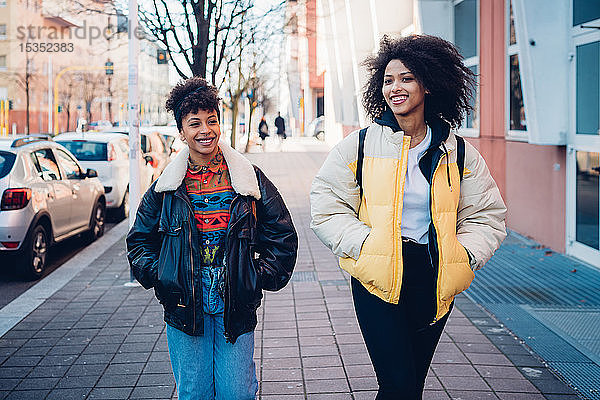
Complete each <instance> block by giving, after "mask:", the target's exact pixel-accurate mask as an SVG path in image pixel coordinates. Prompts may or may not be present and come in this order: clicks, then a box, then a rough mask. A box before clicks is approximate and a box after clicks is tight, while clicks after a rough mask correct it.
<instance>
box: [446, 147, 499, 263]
mask: <svg viewBox="0 0 600 400" xmlns="http://www.w3.org/2000/svg"><path fill="white" fill-rule="evenodd" d="M505 216H506V206H505V205H504V201H503V200H502V196H501V195H500V190H499V189H498V186H497V185H496V182H495V181H494V178H492V175H491V174H490V171H489V169H488V167H487V165H486V164H485V160H484V159H483V157H482V156H481V154H479V152H478V151H477V150H476V149H475V147H473V146H472V145H471V144H469V143H468V142H466V143H465V169H464V175H463V179H462V181H461V183H460V200H459V203H458V220H457V232H456V237H457V239H458V241H459V242H460V243H461V244H462V245H463V246H464V247H465V249H467V252H468V253H469V256H470V257H472V259H471V268H472V269H473V270H478V269H480V268H481V267H483V265H484V264H485V263H486V262H487V261H488V260H489V259H490V258H491V257H492V255H493V254H494V252H495V251H496V249H498V247H500V244H501V243H502V241H503V240H504V238H505V237H506V227H505V223H504V220H505Z"/></svg>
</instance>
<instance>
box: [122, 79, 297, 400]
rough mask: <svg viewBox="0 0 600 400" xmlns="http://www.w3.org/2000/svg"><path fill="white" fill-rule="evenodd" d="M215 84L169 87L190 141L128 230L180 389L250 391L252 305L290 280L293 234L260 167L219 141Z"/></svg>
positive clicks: (194, 395)
mask: <svg viewBox="0 0 600 400" xmlns="http://www.w3.org/2000/svg"><path fill="white" fill-rule="evenodd" d="M219 101H220V99H219V97H218V91H217V89H216V88H215V87H214V86H212V85H210V84H208V83H207V82H206V80H205V79H203V78H197V77H196V78H191V79H188V80H186V81H182V82H180V83H179V84H177V85H176V86H175V87H174V88H173V89H172V90H171V92H170V94H169V96H168V98H167V101H166V108H167V110H168V111H171V112H173V114H174V116H175V121H176V122H177V128H178V129H179V133H180V135H181V140H183V141H184V142H185V143H186V144H187V146H186V147H185V148H184V149H183V150H182V151H181V152H180V153H179V154H178V155H177V157H176V158H175V159H174V160H173V161H172V162H171V163H170V164H169V165H168V166H167V168H166V169H165V170H164V172H163V174H162V175H161V176H160V178H159V179H158V180H157V181H155V182H154V183H153V184H152V186H151V187H150V188H149V189H148V191H147V192H146V193H145V194H144V197H143V199H142V201H141V203H140V206H139V208H138V211H137V215H136V219H135V223H134V225H133V226H132V228H131V230H130V231H129V234H128V235H127V251H128V253H127V257H128V259H129V264H130V266H131V269H132V271H133V274H134V276H135V278H136V279H137V280H138V281H139V282H140V283H141V284H142V286H143V287H144V288H146V289H150V288H154V292H155V294H156V297H157V299H158V300H159V302H160V303H161V304H162V305H163V307H164V319H165V322H166V324H167V325H166V332H167V342H168V348H169V355H170V358H171V365H172V367H173V374H174V376H175V382H176V384H177V391H178V396H179V399H181V400H191V399H196V400H207V399H227V400H229V399H231V400H241V399H254V398H255V395H256V391H257V388H258V382H257V380H256V372H255V367H254V362H253V353H254V328H255V327H256V324H257V319H256V309H257V308H258V307H259V305H260V303H261V299H262V291H263V290H279V289H281V288H283V287H284V286H285V285H286V284H287V282H288V281H289V279H290V277H291V275H292V271H293V268H294V265H295V261H296V253H297V248H298V236H297V234H296V231H295V229H294V226H293V224H292V219H291V216H290V213H289V212H288V209H287V208H286V206H285V204H284V202H283V199H282V197H281V195H280V194H279V192H278V191H277V189H276V188H275V186H274V185H273V184H272V183H271V182H270V181H269V179H267V177H266V176H265V175H264V174H263V172H262V171H261V170H260V169H259V168H257V167H255V166H253V165H252V164H250V162H249V161H248V160H247V159H246V158H245V157H243V156H242V155H241V154H239V153H238V152H237V151H235V150H234V149H233V148H231V147H230V146H229V145H227V144H226V143H224V142H220V141H219V138H220V136H221V131H220V126H219V109H220V107H219Z"/></svg>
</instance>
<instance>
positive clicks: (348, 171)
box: [310, 120, 506, 322]
mask: <svg viewBox="0 0 600 400" xmlns="http://www.w3.org/2000/svg"><path fill="white" fill-rule="evenodd" d="M394 122H395V121H394ZM393 125H394V123H389V122H386V121H384V120H377V121H376V123H373V124H372V125H370V126H369V128H368V130H367V134H366V139H365V146H364V160H363V168H362V174H363V175H362V177H363V178H362V182H363V197H362V201H361V199H360V193H359V187H358V185H357V182H356V178H355V176H356V161H357V152H358V131H356V132H354V133H352V134H350V135H348V136H347V137H346V138H345V139H343V140H342V141H341V142H340V143H338V144H337V145H336V146H335V147H334V148H333V149H332V150H331V152H330V153H329V156H328V157H327V159H326V161H325V163H324V164H323V166H322V167H321V169H320V171H319V172H318V174H317V176H316V177H315V179H314V181H313V184H312V188H311V194H310V202H311V214H312V221H311V228H312V229H313V231H314V232H315V234H316V235H317V236H318V237H319V239H320V240H321V241H322V242H323V243H324V244H325V245H326V246H327V247H329V248H330V249H331V251H332V252H333V253H334V254H335V255H337V256H338V257H340V259H339V263H340V266H341V268H342V269H344V270H346V271H347V272H348V273H350V275H352V276H353V277H354V278H356V279H357V280H358V281H360V282H361V283H362V284H363V286H364V287H365V288H366V289H367V290H368V291H369V292H371V293H373V294H374V295H376V296H377V297H379V298H381V299H382V300H384V301H386V302H389V303H394V304H397V303H398V300H399V298H400V288H401V286H402V274H403V269H402V265H403V264H402V232H401V231H400V224H401V219H402V204H403V200H402V199H403V192H404V182H405V174H406V169H407V160H408V149H409V148H410V140H411V138H410V136H408V135H403V133H402V131H397V132H394V130H395V129H392V128H393V127H394V126H393ZM429 126H430V128H431V130H432V133H433V134H432V141H431V146H430V148H429V149H428V150H427V152H426V153H425V154H424V155H423V157H422V158H421V160H420V161H419V166H420V168H421V172H423V175H424V176H425V178H426V179H427V181H428V182H429V183H430V189H431V192H430V196H429V197H430V204H429V206H430V207H429V209H430V216H431V221H432V223H431V224H430V226H429V234H428V238H429V243H428V249H429V254H430V257H431V261H432V264H433V267H434V268H435V269H436V271H437V290H436V296H437V314H436V317H435V319H434V321H433V322H435V321H437V320H438V319H440V318H441V317H443V316H444V315H445V314H446V313H447V312H448V311H449V309H450V305H451V303H452V301H453V299H454V296H456V295H457V294H458V293H460V292H462V291H464V290H465V289H467V288H468V287H469V285H470V284H471V281H472V280H473V278H474V276H475V275H474V273H473V270H477V269H479V268H481V267H482V266H483V265H484V264H485V263H486V262H487V261H488V260H489V259H490V258H491V256H492V255H493V253H494V251H495V250H496V249H497V248H498V247H499V246H500V243H501V242H502V240H504V238H505V237H506V229H505V224H504V219H505V214H506V207H505V205H504V202H503V201H502V197H501V195H500V191H499V190H498V187H497V186H496V182H495V181H494V179H493V178H492V176H491V175H490V172H489V170H488V168H487V166H486V164H485V161H484V160H483V157H482V156H481V155H480V154H479V152H478V151H477V150H476V149H475V148H474V147H473V146H472V145H471V144H469V143H468V142H466V141H465V162H464V169H463V179H462V181H461V179H460V174H459V169H458V166H457V163H456V159H457V156H456V137H455V135H454V134H453V133H450V127H449V126H448V124H447V123H446V122H444V121H442V120H438V121H433V122H431V123H430V124H429ZM395 128H396V129H398V128H397V125H396V127H395ZM359 202H360V204H359Z"/></svg>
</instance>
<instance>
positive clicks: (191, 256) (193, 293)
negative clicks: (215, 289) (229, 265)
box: [188, 219, 196, 333]
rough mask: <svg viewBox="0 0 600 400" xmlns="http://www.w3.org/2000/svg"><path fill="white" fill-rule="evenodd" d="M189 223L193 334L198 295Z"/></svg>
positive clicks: (190, 222) (190, 223)
mask: <svg viewBox="0 0 600 400" xmlns="http://www.w3.org/2000/svg"><path fill="white" fill-rule="evenodd" d="M188 223H189V225H190V234H189V236H188V237H189V240H190V266H191V267H192V315H193V319H192V332H194V333H195V332H196V293H195V286H196V285H195V284H194V255H193V254H192V252H193V248H192V221H191V220H190V219H188Z"/></svg>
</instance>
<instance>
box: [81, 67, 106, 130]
mask: <svg viewBox="0 0 600 400" xmlns="http://www.w3.org/2000/svg"><path fill="white" fill-rule="evenodd" d="M103 83H104V74H103V73H94V72H85V73H84V74H83V102H84V104H85V112H86V119H87V123H88V124H89V123H90V122H92V103H93V101H94V99H95V98H96V96H97V94H98V88H99V87H100V86H102V84H103Z"/></svg>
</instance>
